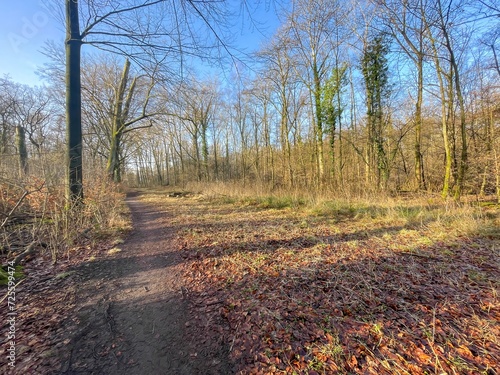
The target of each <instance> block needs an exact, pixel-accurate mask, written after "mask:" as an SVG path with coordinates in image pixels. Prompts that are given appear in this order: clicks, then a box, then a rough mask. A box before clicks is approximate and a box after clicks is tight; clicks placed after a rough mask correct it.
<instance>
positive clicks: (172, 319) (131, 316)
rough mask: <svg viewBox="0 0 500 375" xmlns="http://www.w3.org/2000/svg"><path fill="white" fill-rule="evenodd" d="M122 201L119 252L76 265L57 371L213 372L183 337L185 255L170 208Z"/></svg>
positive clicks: (135, 198)
mask: <svg viewBox="0 0 500 375" xmlns="http://www.w3.org/2000/svg"><path fill="white" fill-rule="evenodd" d="M127 203H128V205H129V207H130V210H131V212H132V220H133V227H134V229H133V232H132V234H131V235H130V236H129V238H128V239H127V241H126V242H125V243H124V244H122V245H119V247H120V249H121V251H120V252H118V253H116V254H115V255H113V256H110V257H106V258H104V259H98V260H95V261H93V262H89V263H87V264H85V265H83V266H82V267H80V269H79V270H77V273H78V275H79V276H80V282H81V288H80V290H79V292H78V293H79V298H78V299H79V301H80V304H79V305H80V306H81V307H80V308H79V309H78V310H77V314H76V315H75V316H74V317H73V326H72V327H69V330H71V331H72V332H71V333H72V337H73V338H72V339H71V342H70V343H69V344H68V345H69V346H70V347H69V355H68V357H67V358H66V361H65V363H64V364H63V367H62V371H61V372H59V373H60V374H99V375H102V374H109V375H113V374H120V375H124V374H127V375H128V374H130V375H135V374H141V375H143V374H152V375H154V374H168V375H177V374H178V375H184V374H186V375H195V374H212V373H213V374H215V373H219V372H216V371H217V370H216V369H215V367H214V366H213V363H211V359H210V358H209V357H208V356H204V355H203V348H199V347H198V346H197V343H196V342H193V341H196V339H195V338H194V337H191V336H188V335H189V332H188V331H187V328H186V327H187V326H189V322H188V319H189V313H188V302H187V301H186V299H185V298H184V296H183V292H182V291H183V290H185V289H184V285H183V279H182V275H181V269H180V265H181V263H182V261H183V260H182V258H181V256H180V254H179V253H178V252H177V251H176V250H175V249H174V248H173V246H172V244H173V240H174V238H175V233H176V230H175V228H174V227H172V225H171V222H172V220H171V216H170V214H169V212H167V211H164V210H163V211H162V209H161V208H159V207H155V206H153V205H150V204H147V203H145V202H143V201H141V200H140V199H139V197H138V195H137V194H135V195H130V196H129V197H128V198H127ZM216 362H217V363H219V362H220V361H219V360H217V361H216ZM218 371H220V369H219V370H218Z"/></svg>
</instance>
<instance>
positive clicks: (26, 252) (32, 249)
mask: <svg viewBox="0 0 500 375" xmlns="http://www.w3.org/2000/svg"><path fill="white" fill-rule="evenodd" d="M37 244H38V241H32V242H31V243H30V244H29V245H28V246H27V247H26V249H25V250H24V251H23V252H22V253H21V254H18V255H17V256H16V257H15V258H14V267H15V266H17V265H18V264H19V262H20V261H21V260H23V259H24V258H26V257H27V256H28V255H30V254H33V253H34V252H35V251H36V250H37V249H36V247H35V246H36V245H37Z"/></svg>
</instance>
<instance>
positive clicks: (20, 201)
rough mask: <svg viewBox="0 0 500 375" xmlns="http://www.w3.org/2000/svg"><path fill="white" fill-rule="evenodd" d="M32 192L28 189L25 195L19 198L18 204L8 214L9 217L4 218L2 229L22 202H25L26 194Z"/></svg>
mask: <svg viewBox="0 0 500 375" xmlns="http://www.w3.org/2000/svg"><path fill="white" fill-rule="evenodd" d="M29 193H30V192H29V191H28V190H25V191H24V193H23V195H22V196H21V198H19V200H18V201H17V203H16V205H15V206H14V207H13V208H12V210H10V212H9V213H8V214H7V217H6V218H5V219H4V220H3V222H2V224H1V225H0V229H2V228H3V227H4V226H5V224H7V222H8V221H9V219H10V217H11V216H12V214H13V213H14V211H15V210H17V208H18V207H19V206H20V205H21V203H22V202H23V200H24V198H26V196H27V195H28V194H29Z"/></svg>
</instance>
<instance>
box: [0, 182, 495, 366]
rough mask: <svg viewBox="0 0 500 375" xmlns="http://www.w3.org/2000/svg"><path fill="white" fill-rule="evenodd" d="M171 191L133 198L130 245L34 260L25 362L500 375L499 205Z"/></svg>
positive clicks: (25, 297)
mask: <svg viewBox="0 0 500 375" xmlns="http://www.w3.org/2000/svg"><path fill="white" fill-rule="evenodd" d="M167 193H168V192H166V191H152V190H150V191H143V192H141V193H140V194H139V195H132V196H129V198H128V202H129V206H130V208H131V212H132V218H133V223H134V224H133V226H134V230H133V231H132V233H131V234H130V235H129V236H128V238H127V239H126V241H125V242H124V243H122V244H117V243H115V244H108V245H107V246H105V245H102V246H103V247H102V248H96V247H95V246H94V247H92V246H89V248H88V249H87V251H81V252H80V254H79V257H76V256H75V257H72V258H71V261H68V262H65V263H63V264H61V265H59V266H57V267H58V268H57V267H56V268H54V269H51V270H43V267H42V265H41V264H42V263H41V262H42V261H41V260H40V264H38V263H36V262H37V261H36V260H35V261H32V262H30V265H29V267H28V266H27V267H26V273H27V275H28V277H27V278H26V281H25V282H24V283H22V284H21V285H19V287H18V288H17V291H16V292H17V295H18V296H19V302H18V306H19V307H18V311H19V316H18V319H19V324H18V332H19V341H18V342H17V364H16V371H15V372H12V373H14V374H119V373H121V374H169V375H170V374H172V375H175V374H179V375H182V374H193V375H194V374H222V375H223V374H241V375H244V374H290V375H292V374H309V375H316V374H415V375H417V374H450V375H451V374H487V375H494V374H499V372H498V371H499V370H498V363H500V296H499V292H498V289H499V280H500V264H499V262H500V241H499V239H500V233H499V225H498V224H499V223H500V213H499V210H498V207H497V206H493V208H491V207H490V208H488V207H486V208H485V209H484V210H482V209H480V210H479V211H474V212H475V213H471V211H467V212H465V213H463V212H462V211H458V210H455V209H454V208H450V209H449V210H448V208H446V207H444V206H443V205H442V204H438V203H436V202H430V201H429V202H427V203H425V204H421V202H420V203H418V204H417V203H414V202H411V201H408V202H404V204H402V205H397V206H391V207H388V206H380V205H375V204H373V205H366V204H365V205H361V204H360V205H356V204H334V203H330V204H324V205H322V206H315V207H306V206H304V205H303V204H302V202H300V201H293V202H292V201H287V200H280V199H277V198H276V199H271V198H269V199H246V200H236V199H231V198H227V197H219V198H217V199H214V198H213V197H212V198H211V199H207V197H202V196H185V195H183V194H181V195H178V196H173V197H169V196H168V194H167ZM462 214H463V216H461V215H462ZM477 215H478V216H477ZM473 216H474V219H473V220H470V219H471V218H472V217H473ZM34 280H35V281H36V282H35V281H34ZM1 333H2V337H1V340H2V342H1V343H2V353H0V355H1V356H2V357H1V358H0V372H1V371H3V370H5V369H7V365H6V364H5V363H4V358H5V357H6V353H5V349H4V348H5V345H4V344H5V342H4V341H5V327H2V332H1ZM5 372H6V371H5ZM7 373H8V372H7Z"/></svg>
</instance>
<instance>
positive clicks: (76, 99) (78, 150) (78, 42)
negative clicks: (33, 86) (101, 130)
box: [65, 0, 83, 204]
mask: <svg viewBox="0 0 500 375" xmlns="http://www.w3.org/2000/svg"><path fill="white" fill-rule="evenodd" d="M65 43H66V141H67V161H66V162H67V190H66V197H67V199H68V201H69V203H71V204H74V203H76V202H79V201H82V200H83V173H82V93H81V76H80V61H81V56H80V54H81V46H82V36H81V34H80V26H79V17H78V0H66V41H65Z"/></svg>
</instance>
